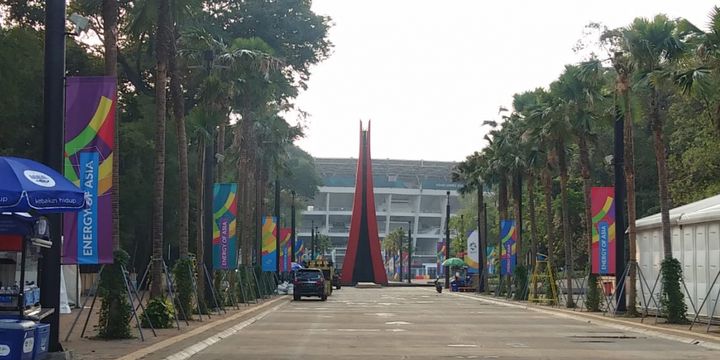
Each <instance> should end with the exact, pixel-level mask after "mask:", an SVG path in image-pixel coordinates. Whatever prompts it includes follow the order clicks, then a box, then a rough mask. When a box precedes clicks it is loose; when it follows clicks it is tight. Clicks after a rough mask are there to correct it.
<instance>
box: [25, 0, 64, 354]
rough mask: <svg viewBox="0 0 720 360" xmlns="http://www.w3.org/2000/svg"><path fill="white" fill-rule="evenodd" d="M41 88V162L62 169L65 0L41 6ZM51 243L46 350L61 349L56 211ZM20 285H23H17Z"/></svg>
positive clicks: (45, 263)
mask: <svg viewBox="0 0 720 360" xmlns="http://www.w3.org/2000/svg"><path fill="white" fill-rule="evenodd" d="M44 61H45V65H44V67H45V76H44V78H45V87H44V94H45V96H44V101H43V112H44V132H43V137H44V143H45V146H44V150H43V162H44V163H45V165H47V166H49V167H51V168H53V169H55V170H58V171H62V167H63V133H64V131H63V122H64V117H65V116H64V115H65V114H64V111H65V0H48V1H46V5H45V59H44ZM48 219H49V220H50V234H51V239H52V241H53V242H54V244H53V246H52V247H50V248H48V249H43V250H42V260H41V270H40V287H41V288H42V292H41V293H40V302H41V303H42V307H44V308H53V309H55V312H54V313H53V314H51V315H50V316H48V317H46V318H45V320H44V321H46V322H47V323H49V324H50V339H49V344H48V345H49V350H50V351H51V352H56V351H62V346H60V236H61V232H62V231H61V230H62V229H61V221H60V215H59V214H52V215H48ZM20 286H24V284H20Z"/></svg>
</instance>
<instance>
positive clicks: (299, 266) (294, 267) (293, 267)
mask: <svg viewBox="0 0 720 360" xmlns="http://www.w3.org/2000/svg"><path fill="white" fill-rule="evenodd" d="M302 268H303V267H302V265H300V264H298V263H296V262H294V263H291V264H290V269H291V270H292V271H295V270H300V269H302Z"/></svg>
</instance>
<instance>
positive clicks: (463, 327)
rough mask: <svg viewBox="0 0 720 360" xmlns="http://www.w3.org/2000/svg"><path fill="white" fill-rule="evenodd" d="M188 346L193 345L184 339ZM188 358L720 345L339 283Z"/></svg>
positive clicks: (448, 355) (539, 354) (656, 350)
mask: <svg viewBox="0 0 720 360" xmlns="http://www.w3.org/2000/svg"><path fill="white" fill-rule="evenodd" d="M188 345H189V344H188ZM191 359H203V360H213V359H222V360H228V359H373V360H374V359H613V360H619V359H633V360H635V359H653V360H659V359H720V351H713V350H708V349H705V348H702V347H699V346H696V345H690V344H684V343H680V342H676V341H672V340H664V339H659V338H653V337H648V336H647V335H643V334H640V333H633V332H627V331H620V330H616V329H613V328H607V327H603V326H600V325H596V324H590V323H587V322H581V321H577V320H573V319H565V318H559V317H556V316H553V315H549V314H543V313H538V312H533V311H529V310H525V309H521V308H512V307H505V306H501V305H494V304H488V303H484V302H480V301H477V300H475V299H471V298H466V297H458V296H454V295H452V294H448V293H445V292H444V293H443V294H437V293H436V292H435V291H434V289H432V288H383V289H355V288H343V289H342V290H339V291H335V292H334V293H333V295H332V296H331V297H330V298H328V301H326V302H322V301H319V300H315V299H313V298H308V299H307V300H305V299H303V300H302V301H299V302H297V301H292V302H288V303H285V304H283V305H280V306H278V307H275V308H274V309H273V310H272V311H269V312H268V313H266V314H264V316H260V317H259V318H258V319H256V321H255V322H252V323H250V324H248V325H246V326H244V327H242V328H241V329H239V330H237V332H235V333H234V334H232V335H228V336H227V337H224V338H223V339H222V340H219V341H217V342H215V343H213V344H211V345H209V346H207V347H205V348H204V349H203V350H202V351H200V352H198V353H196V354H195V355H193V356H192V357H191Z"/></svg>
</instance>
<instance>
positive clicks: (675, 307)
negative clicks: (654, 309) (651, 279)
mask: <svg viewBox="0 0 720 360" xmlns="http://www.w3.org/2000/svg"><path fill="white" fill-rule="evenodd" d="M660 273H661V276H662V288H663V294H662V299H661V300H660V306H661V307H662V311H663V313H664V314H666V315H667V321H668V323H671V324H685V323H687V322H688V319H687V304H685V299H684V295H683V292H682V290H681V288H680V281H681V279H682V265H681V264H680V261H678V259H675V258H669V259H664V260H663V261H662V263H661V264H660Z"/></svg>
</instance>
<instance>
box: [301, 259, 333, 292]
mask: <svg viewBox="0 0 720 360" xmlns="http://www.w3.org/2000/svg"><path fill="white" fill-rule="evenodd" d="M307 267H308V269H320V270H321V271H322V273H323V277H324V278H325V289H326V293H327V294H328V295H332V291H333V284H335V266H334V265H333V262H332V261H330V260H325V259H323V258H322V257H318V258H317V259H316V260H309V261H308V262H307Z"/></svg>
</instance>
